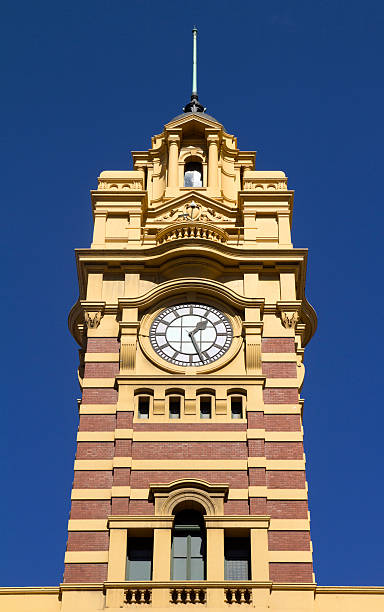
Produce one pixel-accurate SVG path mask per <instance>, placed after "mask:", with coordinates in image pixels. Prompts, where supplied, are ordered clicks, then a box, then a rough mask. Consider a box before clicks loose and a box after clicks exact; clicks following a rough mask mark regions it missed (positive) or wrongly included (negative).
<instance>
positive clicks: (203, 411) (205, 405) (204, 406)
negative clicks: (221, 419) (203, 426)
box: [200, 396, 212, 419]
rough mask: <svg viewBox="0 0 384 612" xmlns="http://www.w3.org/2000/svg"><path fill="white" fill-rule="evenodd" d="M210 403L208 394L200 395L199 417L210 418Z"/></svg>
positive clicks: (210, 399)
mask: <svg viewBox="0 0 384 612" xmlns="http://www.w3.org/2000/svg"><path fill="white" fill-rule="evenodd" d="M211 405H212V398H211V397H209V396H203V397H200V418H201V419H210V418H211Z"/></svg>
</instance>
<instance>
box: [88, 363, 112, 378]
mask: <svg viewBox="0 0 384 612" xmlns="http://www.w3.org/2000/svg"><path fill="white" fill-rule="evenodd" d="M118 373H119V362H118V361H108V362H101V361H99V362H95V363H91V362H89V361H87V362H86V363H85V370H84V377H85V378H115V376H116V375H117V374H118Z"/></svg>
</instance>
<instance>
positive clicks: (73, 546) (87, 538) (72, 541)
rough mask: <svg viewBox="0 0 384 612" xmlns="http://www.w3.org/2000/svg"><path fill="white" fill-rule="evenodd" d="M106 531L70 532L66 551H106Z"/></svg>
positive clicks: (107, 544) (107, 536)
mask: <svg viewBox="0 0 384 612" xmlns="http://www.w3.org/2000/svg"><path fill="white" fill-rule="evenodd" d="M108 548H109V533H108V531H70V532H69V533H68V542H67V550H108Z"/></svg>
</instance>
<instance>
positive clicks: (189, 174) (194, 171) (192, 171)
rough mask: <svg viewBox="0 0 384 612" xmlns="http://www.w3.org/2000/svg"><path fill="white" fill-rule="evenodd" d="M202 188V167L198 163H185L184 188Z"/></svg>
mask: <svg viewBox="0 0 384 612" xmlns="http://www.w3.org/2000/svg"><path fill="white" fill-rule="evenodd" d="M202 186H203V166H202V165H201V163H200V162H187V163H186V164H185V166H184V187H202Z"/></svg>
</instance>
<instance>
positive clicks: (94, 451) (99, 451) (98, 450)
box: [76, 442, 115, 459]
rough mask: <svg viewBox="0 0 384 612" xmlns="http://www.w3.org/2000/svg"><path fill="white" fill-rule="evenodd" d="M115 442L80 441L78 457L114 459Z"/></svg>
mask: <svg viewBox="0 0 384 612" xmlns="http://www.w3.org/2000/svg"><path fill="white" fill-rule="evenodd" d="M114 448H115V446H114V443H113V442H78V443H77V453H76V459H113V454H114Z"/></svg>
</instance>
